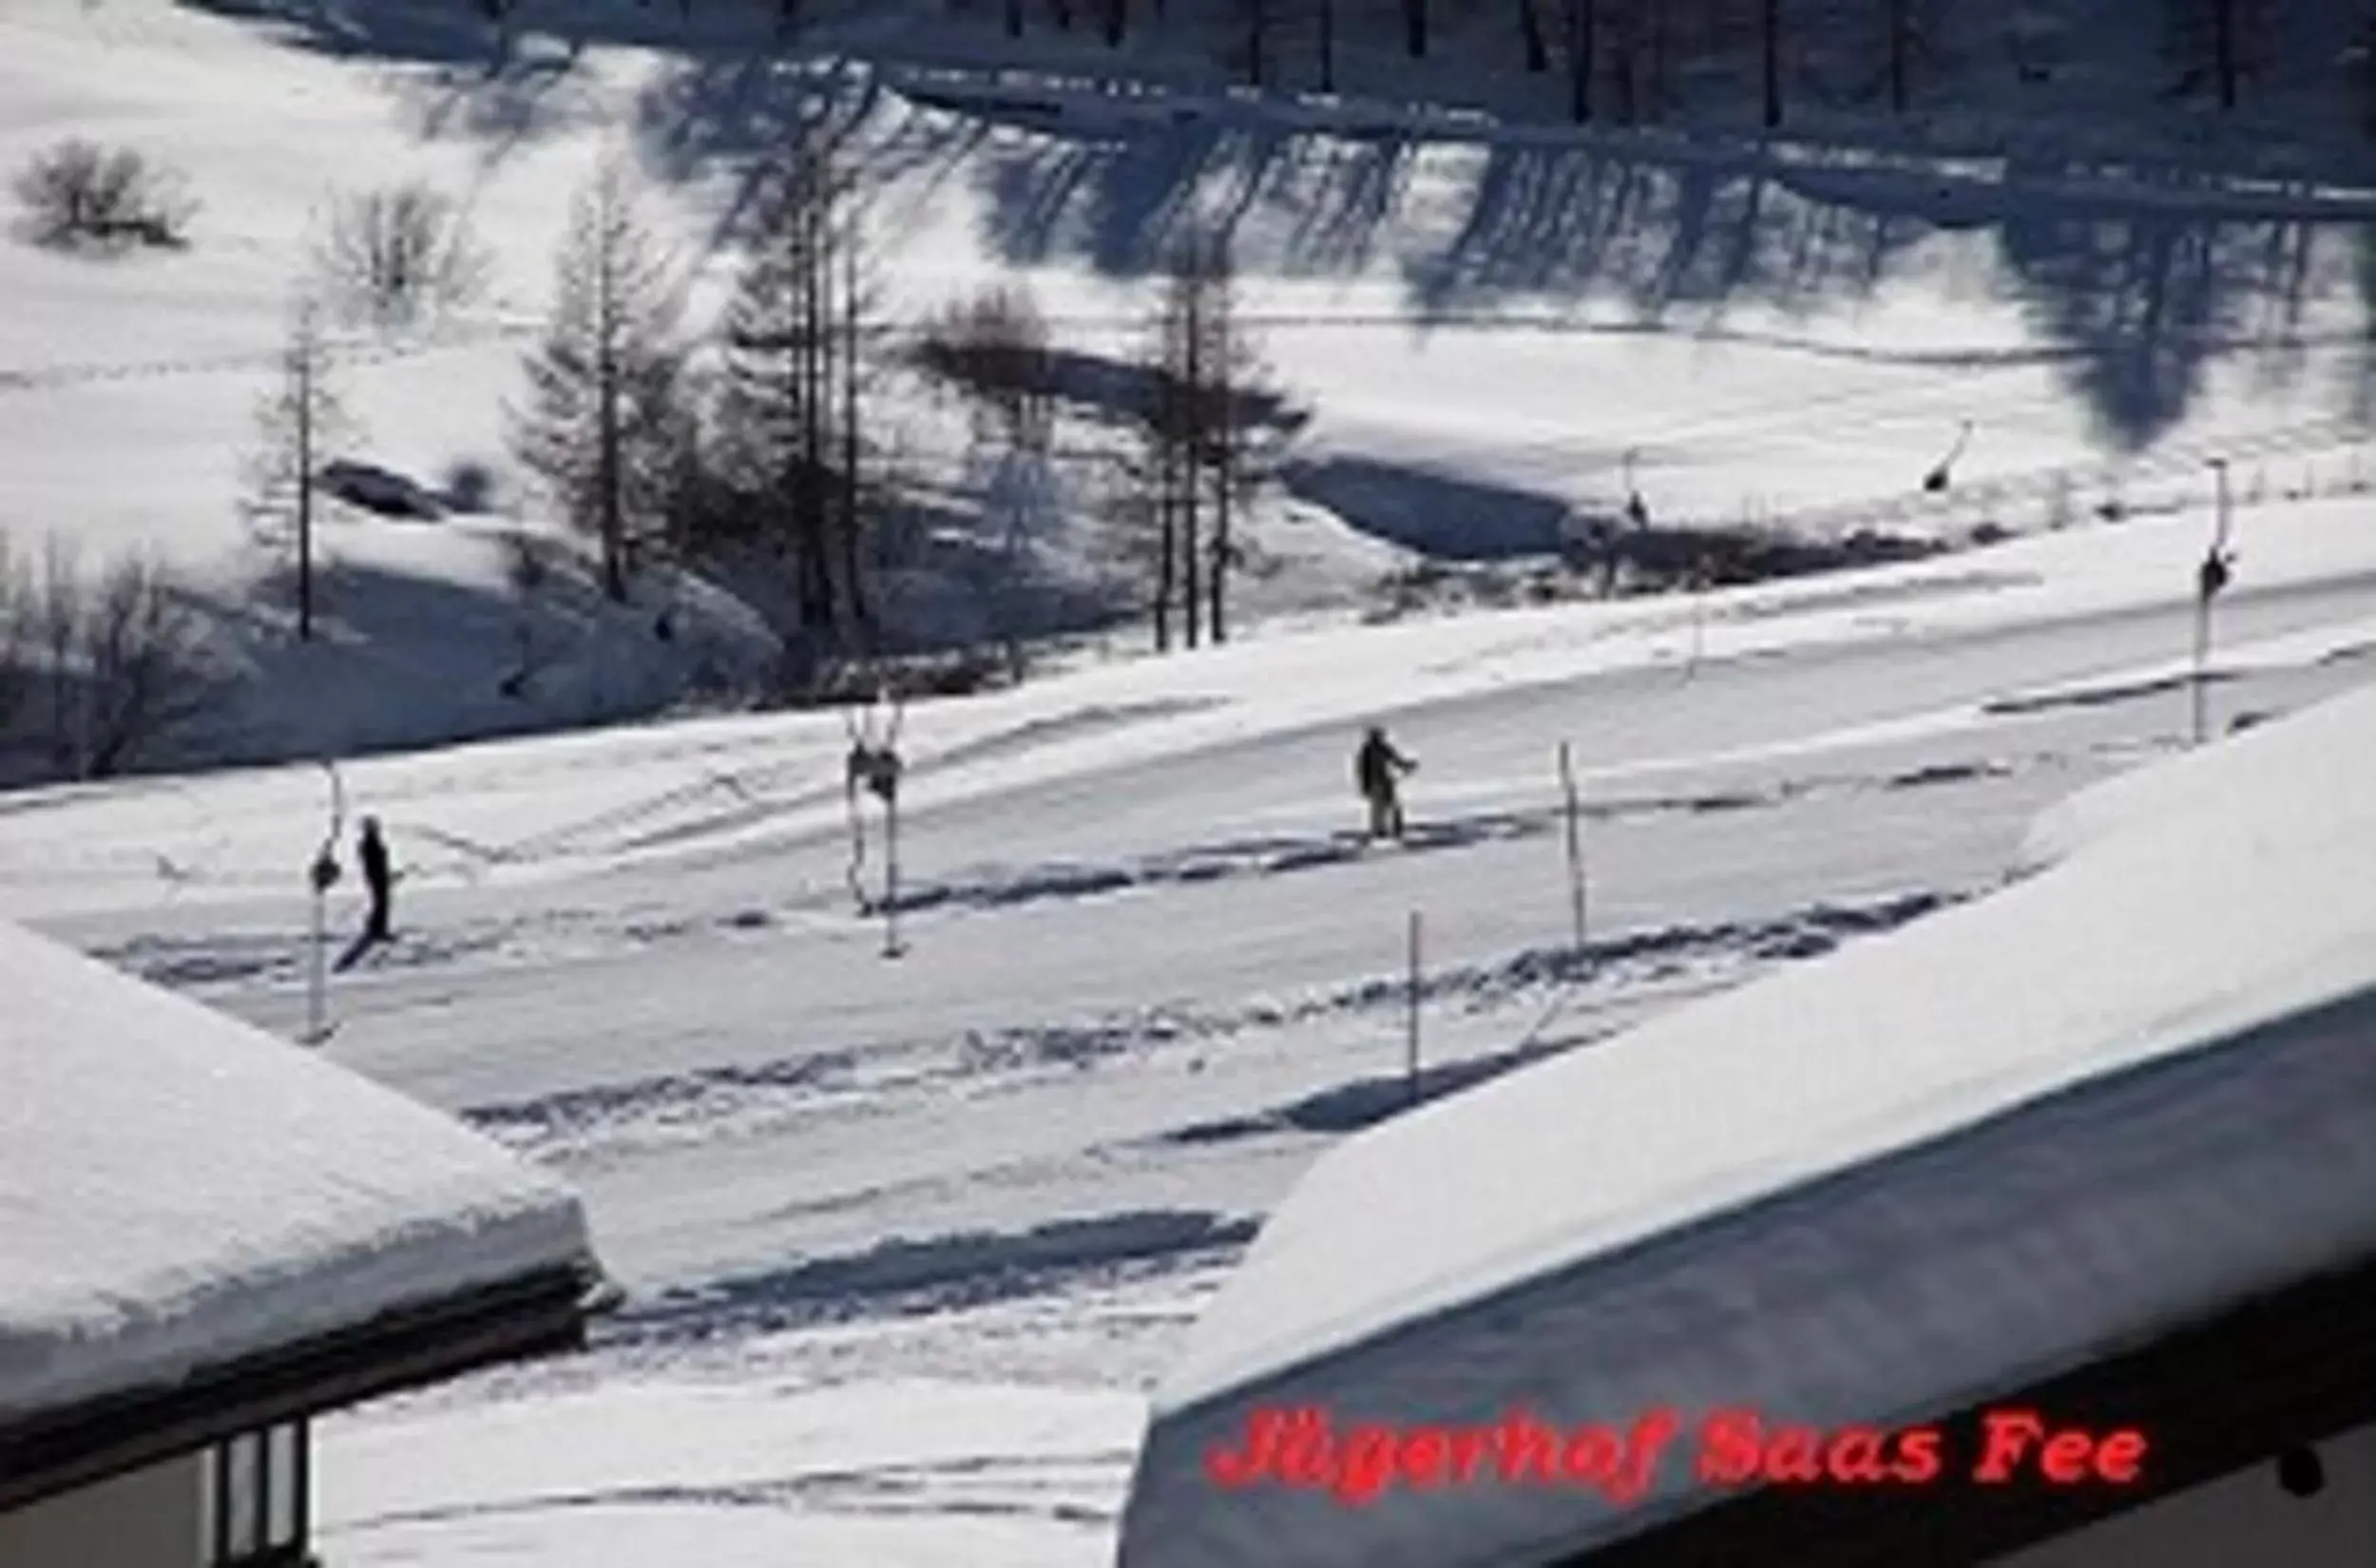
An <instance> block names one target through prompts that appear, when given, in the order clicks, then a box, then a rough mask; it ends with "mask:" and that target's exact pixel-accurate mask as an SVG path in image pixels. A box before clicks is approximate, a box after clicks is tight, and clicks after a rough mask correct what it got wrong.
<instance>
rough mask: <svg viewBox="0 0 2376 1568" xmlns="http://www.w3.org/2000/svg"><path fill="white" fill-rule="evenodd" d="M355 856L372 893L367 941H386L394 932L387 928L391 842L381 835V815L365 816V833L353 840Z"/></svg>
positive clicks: (365, 939) (364, 928) (364, 930)
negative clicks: (389, 851)
mask: <svg viewBox="0 0 2376 1568" xmlns="http://www.w3.org/2000/svg"><path fill="white" fill-rule="evenodd" d="M354 858H355V860H356V862H357V863H358V864H360V865H361V866H362V868H363V885H364V887H365V888H367V889H370V890H371V895H372V912H371V917H370V919H369V920H368V921H366V922H365V924H364V927H363V942H364V945H365V946H369V945H370V944H372V943H374V942H385V941H387V940H388V938H389V937H390V935H391V934H393V933H391V932H390V930H389V928H388V888H389V882H390V877H389V874H388V843H387V840H385V839H383V838H381V837H380V836H379V818H377V817H375V816H367V817H365V818H364V819H363V832H362V834H361V836H360V837H358V838H357V839H356V840H355V844H354Z"/></svg>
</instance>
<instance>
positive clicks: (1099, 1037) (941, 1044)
mask: <svg viewBox="0 0 2376 1568" xmlns="http://www.w3.org/2000/svg"><path fill="white" fill-rule="evenodd" d="M1965 896H1968V894H1966V893H1964V892H1945V891H1938V890H1931V889H1921V890H1913V891H1907V892H1904V893H1898V894H1892V895H1887V896H1885V897H1881V898H1876V899H1871V900H1866V901H1860V902H1841V903H1836V904H1818V905H1814V906H1811V907H1810V908H1805V909H1800V910H1796V911H1793V912H1792V913H1790V914H1787V915H1784V916H1781V917H1778V918H1774V919H1771V920H1759V921H1724V922H1717V923H1714V924H1707V925H1675V926H1665V927H1652V928H1646V929H1639V930H1628V931H1619V932H1616V933H1613V934H1611V935H1608V936H1604V937H1600V938H1596V939H1593V940H1591V941H1588V942H1587V943H1586V944H1585V946H1584V947H1583V948H1582V949H1581V951H1580V950H1578V949H1577V948H1575V947H1572V946H1566V945H1562V946H1558V947H1529V948H1525V949H1523V950H1521V951H1519V952H1516V953H1512V954H1510V955H1508V956H1506V957H1504V958H1503V959H1500V960H1498V961H1496V962H1493V963H1489V964H1482V965H1479V964H1470V965H1454V966H1446V967H1442V968H1438V969H1433V970H1430V971H1429V972H1428V974H1427V975H1426V976H1424V977H1423V979H1422V982H1421V985H1420V987H1419V995H1420V1000H1421V1002H1422V1004H1438V1005H1440V1004H1447V1003H1458V1004H1462V1005H1464V1006H1465V1007H1466V1009H1468V1010H1470V1011H1485V1010H1494V1009H1500V1008H1506V1007H1510V1006H1513V1005H1516V1004H1521V1003H1523V1002H1524V1001H1526V1000H1527V999H1529V998H1540V997H1542V996H1544V995H1546V994H1549V993H1551V992H1554V991H1560V990H1566V989H1571V988H1574V989H1586V990H1601V991H1620V990H1624V989H1628V988H1631V987H1636V986H1642V985H1679V984H1691V983H1705V982H1707V981H1709V980H1711V979H1715V978H1723V979H1726V980H1730V979H1732V978H1735V977H1736V976H1737V974H1738V973H1739V972H1740V971H1741V969H1742V967H1743V966H1753V965H1760V964H1768V963H1774V962H1779V961H1783V960H1788V959H1796V958H1811V957H1814V956H1817V955H1819V954H1822V953H1826V952H1830V951H1831V950H1832V949H1833V948H1834V947H1838V946H1839V945H1840V944H1841V943H1842V942H1843V941H1847V940H1851V939H1853V938H1854V937H1856V936H1860V935H1865V934H1868V933H1871V932H1875V931H1882V930H1887V929H1890V928H1892V927H1896V926H1899V925H1902V924H1904V923H1905V922H1907V921H1908V920H1912V919H1915V918H1917V917H1919V916H1921V915H1924V914H1927V913H1929V912H1931V911H1932V910H1934V909H1937V908H1944V907H1945V906H1946V905H1948V904H1950V903H1954V902H1958V901H1960V900H1961V899H1962V898H1964V897H1965ZM1409 996H1410V988H1409V986H1408V985H1407V983H1406V982H1405V981H1404V980H1403V979H1402V978H1401V977H1399V976H1394V975H1377V976H1371V977H1368V978H1364V979H1359V980H1354V981H1350V982H1346V983H1342V984H1339V985H1333V986H1330V987H1327V988H1324V989H1320V990H1317V991H1314V992H1313V993H1310V994H1307V995H1303V996H1297V997H1290V998H1286V999H1279V1000H1260V999H1255V1000H1250V1001H1246V1002H1242V1003H1239V1004H1236V1005H1234V1006H1228V1007H1195V1006H1177V1005H1160V1006H1151V1007H1147V1008H1144V1009H1141V1010H1138V1011H1134V1012H1131V1013H1128V1014H1124V1015H1120V1016H1114V1017H1107V1018H1099V1019H1093V1020H1089V1021H1085V1022H1080V1023H1038V1024H1008V1025H1004V1026H994V1027H987V1028H982V1029H977V1030H972V1031H968V1033H967V1034H966V1035H964V1036H962V1037H957V1038H954V1039H948V1040H935V1041H923V1042H905V1043H903V1044H902V1045H900V1046H898V1047H895V1048H893V1050H892V1051H878V1052H876V1053H872V1055H873V1056H874V1057H875V1059H876V1060H874V1061H865V1060H862V1059H861V1056H860V1054H859V1053H856V1052H852V1051H825V1052H808V1053H804V1054H802V1055H799V1056H796V1057H790V1058H786V1059H784V1060H782V1061H771V1062H761V1063H756V1064H737V1065H732V1066H723V1067H710V1068H703V1069H700V1070H699V1071H694V1072H688V1073H669V1074H661V1075H657V1076H655V1077H652V1078H648V1079H642V1080H635V1081H630V1082H623V1083H606V1084H601V1085H596V1086H592V1087H586V1088H575V1089H568V1090H565V1091H562V1092H560V1093H557V1094H553V1095H547V1096H543V1097H540V1098H538V1099H534V1100H524V1101H518V1102H514V1103H508V1104H483V1105H476V1106H471V1107H469V1108H467V1109H465V1110H464V1111H463V1112H462V1113H461V1114H462V1115H463V1116H464V1117H465V1118H466V1119H469V1121H471V1122H472V1123H474V1124H475V1125H477V1126H478V1127H479V1128H480V1129H481V1130H483V1131H485V1132H487V1133H489V1134H490V1135H491V1136H494V1137H496V1138H502V1139H503V1140H504V1141H506V1142H507V1143H509V1144H511V1145H512V1146H514V1147H515V1148H519V1149H521V1150H523V1151H529V1152H534V1153H537V1154H539V1155H542V1156H545V1157H562V1156H564V1155H566V1154H573V1153H575V1154H582V1153H583V1152H584V1151H585V1150H586V1149H587V1148H589V1147H591V1146H596V1145H601V1146H608V1145H610V1144H612V1143H615V1142H617V1141H619V1140H622V1139H625V1138H636V1139H638V1140H643V1141H654V1140H657V1141H669V1140H678V1139H700V1138H710V1137H714V1136H716V1135H717V1134H718V1132H719V1127H720V1125H721V1124H722V1123H724V1122H728V1121H736V1122H740V1121H744V1120H747V1119H761V1118H765V1117H767V1116H769V1115H771V1114H780V1113H782V1112H785V1111H787V1110H790V1109H793V1108H795V1107H801V1106H806V1105H810V1104H814V1102H816V1101H817V1100H822V1099H828V1098H851V1097H859V1096H865V1097H879V1096H882V1095H885V1094H888V1093H891V1092H893V1091H907V1090H913V1089H916V1088H920V1087H923V1086H925V1085H927V1084H928V1083H929V1082H932V1081H936V1080H937V1081H946V1080H962V1079H967V1078H971V1077H975V1076H977V1075H979V1074H982V1073H984V1072H990V1071H1014V1070H1021V1069H1026V1068H1036V1067H1044V1066H1052V1065H1061V1066H1070V1067H1075V1068H1079V1067H1084V1066H1088V1065H1091V1064H1093V1063H1094V1062H1096V1061H1099V1060H1100V1059H1103V1058H1109V1057H1116V1056H1121V1055H1125V1054H1127V1053H1131V1052H1135V1051H1141V1050H1145V1049H1148V1048H1150V1047H1156V1046H1165V1045H1175V1044H1193V1043H1198V1042H1213V1041H1219V1040H1226V1039H1231V1038H1235V1037H1237V1036H1241V1035H1245V1034H1249V1033H1253V1032H1255V1031H1260V1030H1277V1029H1293V1028H1299V1027H1308V1026H1311V1025H1314V1024H1319V1023H1328V1022H1332V1021H1335V1020H1339V1019H1343V1018H1346V1017H1348V1016H1356V1015H1374V1014H1385V1013H1390V1012H1392V1011H1394V1010H1395V1009H1398V1008H1401V1007H1403V1006H1405V1005H1406V1004H1408V1000H1409ZM894 1052H895V1055H896V1058H897V1059H899V1060H901V1061H903V1062H904V1061H906V1060H908V1059H910V1058H913V1057H918V1056H920V1057H922V1058H923V1060H924V1061H926V1062H927V1063H928V1065H925V1066H922V1067H913V1066H906V1065H899V1066H891V1067H890V1069H889V1070H885V1063H884V1062H883V1061H882V1060H881V1059H882V1058H883V1057H884V1056H888V1055H892V1054H893V1053H894ZM1511 1064H1512V1065H1515V1062H1512V1063H1511ZM1396 1082H1397V1083H1399V1082H1400V1080H1399V1079H1398V1080H1396ZM1281 1114H1282V1115H1283V1116H1285V1117H1286V1118H1287V1119H1288V1120H1289V1121H1291V1122H1296V1123H1297V1124H1299V1125H1307V1124H1308V1125H1312V1126H1315V1127H1316V1126H1317V1125H1318V1124H1319V1123H1320V1121H1321V1120H1324V1119H1325V1118H1322V1117H1321V1115H1320V1113H1318V1112H1316V1111H1311V1112H1306V1113H1304V1114H1303V1116H1302V1117H1301V1119H1300V1120H1299V1119H1298V1115H1297V1112H1296V1111H1295V1108H1293V1107H1289V1108H1284V1109H1283V1110H1282V1112H1281ZM1343 1120H1344V1125H1342V1126H1339V1127H1337V1128H1335V1129H1334V1130H1338V1131H1346V1130H1351V1126H1352V1125H1356V1124H1358V1121H1359V1119H1343ZM1180 1136H1182V1137H1184V1138H1185V1137H1196V1136H1199V1130H1198V1129H1185V1130H1183V1132H1182V1134H1181V1135H1180ZM1202 1136H1210V1132H1209V1130H1206V1131H1205V1132H1204V1133H1203V1134H1202Z"/></svg>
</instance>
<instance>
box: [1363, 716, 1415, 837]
mask: <svg viewBox="0 0 2376 1568" xmlns="http://www.w3.org/2000/svg"><path fill="white" fill-rule="evenodd" d="M1418 766H1419V764H1418V763H1416V762H1413V761H1412V760H1411V759H1410V758H1409V757H1407V756H1405V755H1403V754H1402V753H1400V752H1398V751H1396V750H1395V749H1394V743H1393V742H1392V741H1390V740H1389V739H1387V738H1386V731H1385V730H1384V729H1383V728H1381V727H1379V726H1378V725H1375V724H1372V725H1371V726H1370V733H1369V734H1368V735H1366V736H1363V737H1362V741H1361V750H1360V751H1359V752H1357V753H1355V754H1354V755H1353V781H1354V782H1355V783H1356V784H1358V785H1359V786H1360V787H1361V797H1362V799H1363V800H1365V801H1367V802H1368V803H1369V806H1370V836H1371V837H1372V838H1375V837H1377V836H1378V835H1380V834H1381V833H1383V834H1387V835H1389V836H1391V837H1394V838H1400V837H1402V836H1403V807H1402V802H1401V801H1400V800H1398V799H1397V798H1396V793H1395V788H1394V785H1395V780H1396V779H1398V778H1399V777H1401V776H1402V775H1403V774H1407V773H1411V772H1413V771H1415V770H1416V769H1417V768H1418Z"/></svg>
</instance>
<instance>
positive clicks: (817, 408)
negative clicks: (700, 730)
mask: <svg viewBox="0 0 2376 1568" xmlns="http://www.w3.org/2000/svg"><path fill="white" fill-rule="evenodd" d="M863 248H864V241H863V231H862V225H861V223H860V215H859V212H858V205H857V200H856V186H855V182H854V178H853V172H852V170H851V169H850V168H849V167H848V166H847V165H846V164H845V163H844V162H843V161H842V159H841V158H840V156H839V154H838V151H837V149H836V146H835V143H834V135H833V133H832V132H831V131H830V129H828V128H827V127H825V126H822V125H812V126H808V127H805V128H804V129H803V130H802V131H801V132H800V133H798V136H797V139H796V140H795V143H794V144H793V145H792V146H791V147H790V148H789V149H788V150H787V151H786V152H785V153H784V154H783V156H782V158H781V160H780V162H779V163H777V165H776V168H775V169H774V170H772V171H771V173H770V176H769V182H768V190H767V194H766V196H765V199H764V201H763V203H762V205H761V208H760V213H759V220H758V224H757V233H756V235H755V238H754V240H753V245H752V251H751V256H750V258H749V261H748V263H747V264H746V265H745V267H744V269H743V273H742V276H741V278H740V281H739V284H738V288H737V291H736V294H735V296H734V298H733V299H732V300H731V301H730V302H729V303H728V305H727V308H726V314H725V318H724V323H723V328H722V332H721V339H722V360H723V365H722V372H721V377H720V380H721V392H720V396H719V401H718V405H717V422H718V426H719V430H718V445H719V448H720V449H722V451H723V453H724V454H725V458H726V462H727V465H728V468H729V469H730V473H731V480H730V482H731V484H732V485H733V487H734V488H735V489H736V490H737V492H738V495H739V496H741V497H742V498H743V500H744V503H745V505H744V506H743V507H742V508H741V511H742V514H743V517H744V519H745V522H746V525H747V530H748V532H750V533H751V534H752V535H754V536H756V537H755V540H754V542H757V543H761V544H763V545H766V546H767V547H768V548H769V549H770V550H771V552H772V553H774V554H775V555H776V556H777V557H778V558H779V559H781V560H782V561H783V563H784V564H785V565H786V567H787V569H788V571H789V573H790V576H791V586H792V593H793V600H794V603H795V613H796V614H797V616H798V619H799V621H800V624H801V626H802V627H803V628H804V630H805V631H806V632H807V633H808V634H809V635H811V636H821V637H824V638H826V639H828V640H829V641H834V642H837V643H842V644H847V643H848V642H849V641H851V640H853V638H856V637H863V636H865V635H868V634H870V633H871V632H872V629H873V628H874V625H875V621H876V618H875V616H874V613H873V609H872V603H871V587H870V580H871V577H872V573H871V572H870V571H869V570H868V567H867V561H868V555H869V552H868V550H867V548H866V539H867V534H868V531H869V528H870V526H871V523H872V519H873V518H874V516H875V515H876V508H875V506H874V502H875V501H876V499H878V495H877V492H876V491H875V490H874V489H873V488H872V486H871V485H870V483H869V480H868V477H867V475H868V469H869V466H870V449H871V443H870V441H869V438H868V433H867V429H866V427H867V424H868V398H869V393H870V392H872V388H873V387H874V386H875V384H876V382H877V379H878V374H879V372H878V368H877V367H876V366H875V365H874V364H873V363H872V356H871V354H870V348H869V344H868V341H867V334H866V333H865V331H864V323H865V321H866V318H867V317H868V316H870V314H871V313H872V288H871V286H870V284H869V283H868V280H867V277H866V276H865V274H866V267H865V262H864V258H863V255H862V252H863Z"/></svg>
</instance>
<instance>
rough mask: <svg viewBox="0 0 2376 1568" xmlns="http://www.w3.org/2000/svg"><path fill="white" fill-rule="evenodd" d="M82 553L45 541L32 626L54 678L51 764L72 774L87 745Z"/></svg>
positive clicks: (56, 540)
mask: <svg viewBox="0 0 2376 1568" xmlns="http://www.w3.org/2000/svg"><path fill="white" fill-rule="evenodd" d="M80 568H81V551H80V549H79V547H78V546H77V545H75V543H74V541H73V540H72V539H69V538H67V536H66V535H64V534H59V533H52V534H50V535H49V537H48V538H47V539H45V540H43V541H42V551H41V587H40V590H39V595H40V599H39V602H38V603H37V604H36V605H35V607H34V611H33V621H34V625H35V627H36V629H37V631H38V634H39V636H40V638H41V643H42V651H43V653H44V654H45V655H46V656H47V665H46V669H47V673H48V677H49V760H50V765H51V766H52V767H53V768H55V769H57V770H58V771H59V772H61V773H65V774H73V773H74V772H76V771H78V770H79V768H80V766H81V757H82V752H83V741H82V735H81V727H80V725H79V724H78V723H77V716H78V711H79V709H80V707H81V704H80V703H79V702H78V701H77V699H76V690H75V685H74V646H75V643H76V641H78V640H79V638H80V637H81V635H82V629H83V578H82V572H81V569H80Z"/></svg>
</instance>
